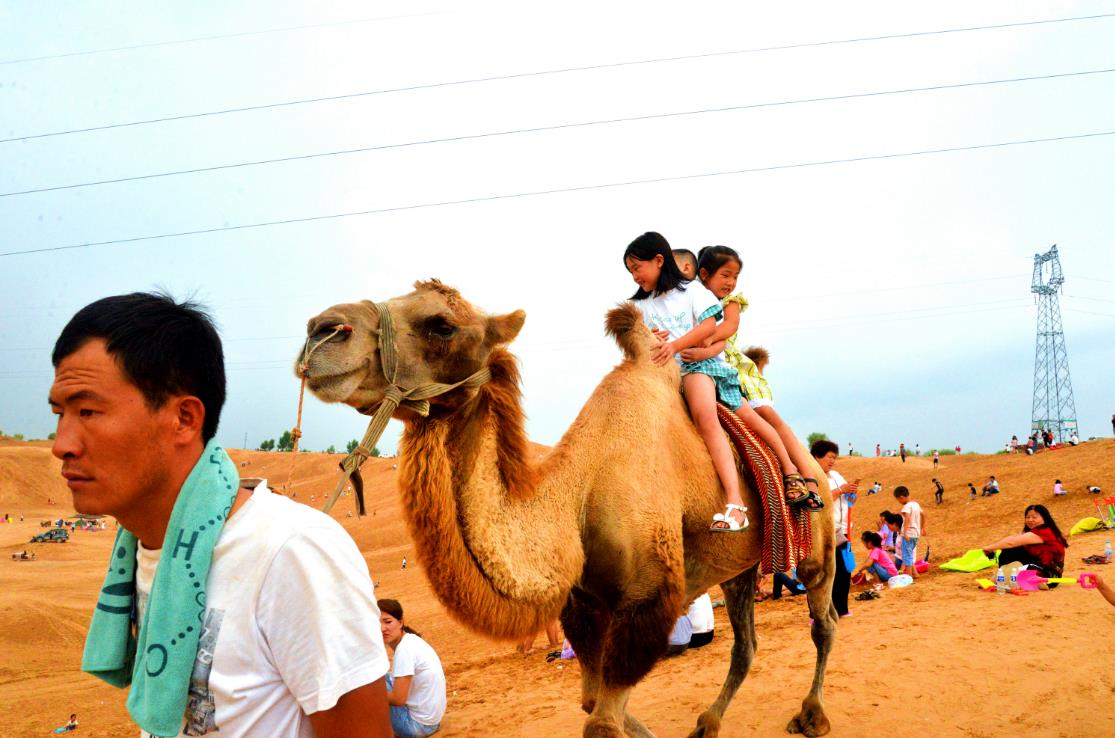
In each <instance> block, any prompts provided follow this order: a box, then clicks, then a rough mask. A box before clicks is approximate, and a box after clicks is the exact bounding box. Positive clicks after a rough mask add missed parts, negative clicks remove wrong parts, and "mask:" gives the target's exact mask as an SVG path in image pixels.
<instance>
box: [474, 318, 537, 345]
mask: <svg viewBox="0 0 1115 738" xmlns="http://www.w3.org/2000/svg"><path fill="white" fill-rule="evenodd" d="M526 319H527V314H526V312H524V311H522V310H516V311H515V312H513V313H508V314H507V315H493V316H492V317H490V318H488V325H487V326H486V327H485V328H484V341H485V343H487V344H488V345H489V346H498V345H500V344H504V343H511V342H512V341H514V340H515V336H517V335H519V331H520V330H522V327H523V321H525V320H526Z"/></svg>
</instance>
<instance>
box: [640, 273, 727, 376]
mask: <svg viewBox="0 0 1115 738" xmlns="http://www.w3.org/2000/svg"><path fill="white" fill-rule="evenodd" d="M683 286H684V287H685V290H684V291H682V290H681V289H678V288H676V287H675V288H674V289H672V290H670V291H669V292H666V293H664V294H661V295H651V296H650V297H648V298H646V299H644V300H632V301H631V302H632V304H633V305H635V307H637V308H639V312H640V313H642V314H643V322H644V323H646V324H647V326H649V327H651V328H657V329H659V330H663V331H666V332H667V333H669V334H670V337H669V339H667V340H670V341H676V340H677V339H679V338H681V337H682V336H684V335H685V334H686V333H688V332H689V331H691V330H693V328H694V327H695V326H696V325H697V323H698V322H700V318H701V316H702V315H704V316H705V317H706V318H707V317H709V315H717V316H719V315H720V312H721V311H722V310H723V308H721V307H720V300H717V299H716V295H714V294H712V293H711V292H709V291H708V289H707V288H706V287H705V286H704V285H703V284H701V283H700V282H698V281H696V280H694V281H692V282H686V283H685V284H684V285H683ZM710 309H714V312H713V313H709V310H710ZM706 313H709V315H706ZM678 361H679V362H680V361H681V359H680V358H678Z"/></svg>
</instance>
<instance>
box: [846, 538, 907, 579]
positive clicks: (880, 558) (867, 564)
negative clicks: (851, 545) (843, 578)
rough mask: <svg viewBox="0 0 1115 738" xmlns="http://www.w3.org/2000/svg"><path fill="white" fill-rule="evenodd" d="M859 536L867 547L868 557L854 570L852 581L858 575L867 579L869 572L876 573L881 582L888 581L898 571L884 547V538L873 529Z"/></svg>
mask: <svg viewBox="0 0 1115 738" xmlns="http://www.w3.org/2000/svg"><path fill="white" fill-rule="evenodd" d="M859 538H860V540H861V541H863V545H864V548H866V549H867V558H866V559H865V560H864V562H863V563H862V564H860V565H859V568H858V569H856V570H855V571H854V572H852V581H855V580H856V578H857V577H863V578H864V579H866V576H867V575H868V574H874V575H875V576H876V577H877V578H878V579H879V581H880V582H886V581H888V580H889V579H890V578H891V577H893V576H894V575H895V574H897V573H898V569H897V568H895V566H894V560H893V559H891V557H890V554H888V553H887V552H886V551H885V550H884V549H883V539H882V537H881V536H880V535H879V534H878V533H876V532H875V531H873V530H869V531H864V533H863V535H861V536H860V537H859Z"/></svg>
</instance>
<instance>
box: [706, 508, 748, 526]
mask: <svg viewBox="0 0 1115 738" xmlns="http://www.w3.org/2000/svg"><path fill="white" fill-rule="evenodd" d="M732 510H739V511H740V512H741V513H743V522H742V523H739V522H736V519H735V518H734V517H732ZM712 522H713V525H712V526H710V527H709V530H711V531H712V532H713V533H742V532H743V531H745V530H747V529H748V528H749V527H750V526H751V521H750V520H748V519H747V508H746V507H744V506H743V505H737V504H735V503H734V502H729V503H728V504H727V505H725V506H724V512H722V513H716V514H715V515H713V516H712ZM716 523H725V524H726V525H727V526H728V527H727V528H717V527H716V525H715V524H716Z"/></svg>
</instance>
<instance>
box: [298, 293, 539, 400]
mask: <svg viewBox="0 0 1115 738" xmlns="http://www.w3.org/2000/svg"><path fill="white" fill-rule="evenodd" d="M383 304H385V305H386V309H387V310H388V312H390V314H391V319H392V323H393V325H394V329H395V330H394V333H395V355H396V357H397V368H396V374H395V383H396V384H398V385H399V386H400V387H403V388H406V389H409V388H412V387H417V386H420V385H424V384H429V383H432V382H440V383H444V384H453V383H454V382H458V381H460V380H462V379H464V378H465V377H468V376H469V375H471V374H473V373H474V372H476V371H478V370H479V369H481V368H482V367H484V366H486V365H487V362H488V359H489V357H490V356H491V354H492V351H493V350H494V349H496V348H497V347H498V346H501V345H504V344H507V343H510V342H511V341H512V340H514V338H515V336H516V335H518V333H519V330H520V329H521V328H522V327H523V321H524V320H525V319H526V313H525V312H523V311H522V310H516V311H515V312H513V313H508V314H507V315H487V314H485V313H484V312H483V311H481V310H478V309H476V308H475V307H473V306H472V305H471V304H469V302H468V301H467V300H465V299H464V298H462V297H461V295H460V293H459V292H457V290H455V289H453V288H452V287H449V286H447V285H444V284H442V283H441V282H439V281H438V280H436V279H431V280H429V281H427V282H416V283H415V285H414V292H411V293H409V294H406V295H403V296H401V297H394V298H392V299H390V300H388V301H387V302H386V303H383ZM339 324H345V325H349V326H352V331H351V332H344V333H338V334H337V335H335V336H334V337H332V338H330V339H329V340H327V341H324V342H323V343H321V344H320V345H319V346H318V347H317V348H316V349H315V350H314V351H313V353H312V355H311V356H310V358H309V360H308V362H307V371H306V386H307V387H308V388H309V389H310V391H311V392H312V393H313V394H314V395H315V396H317V397H318V399H320V400H323V401H324V402H343V403H345V404H347V405H351V406H352V407H355V408H357V409H364V408H367V407H369V406H372V405H375V404H377V403H378V402H379V401H380V400H382V399H383V396H384V390H385V389H386V387H387V385H388V380H387V378H386V377H385V376H384V373H383V367H382V364H381V354H380V344H379V337H380V318H379V314H378V313H377V311H376V308H375V305H374V304H373V303H372V302H370V301H367V300H364V301H361V302H356V303H346V304H340V305H334V306H333V307H331V308H328V309H326V310H325V311H323V312H321V313H319V314H318V315H316V316H314V317H313V318H310V320H309V322H308V323H307V324H306V347H307V348H309V347H313V346H314V345H315V344H317V343H318V342H319V341H321V340H322V339H324V338H326V337H327V336H329V335H330V334H331V333H332V332H333V328H334V326H336V325H339ZM301 360H302V354H299V358H298V359H297V360H296V362H295V373H297V372H298V370H299V363H300V362H301ZM461 391H462V390H458V391H457V392H455V393H450V394H449V395H444V396H441V397H436V398H433V399H432V400H431V401H430V402H431V405H432V407H433V408H436V407H437V406H438V405H439V404H442V405H444V404H448V403H453V402H454V396H459V395H460V393H461ZM457 401H459V398H458V399H457ZM405 412H406V411H405V410H401V411H400V413H405Z"/></svg>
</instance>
